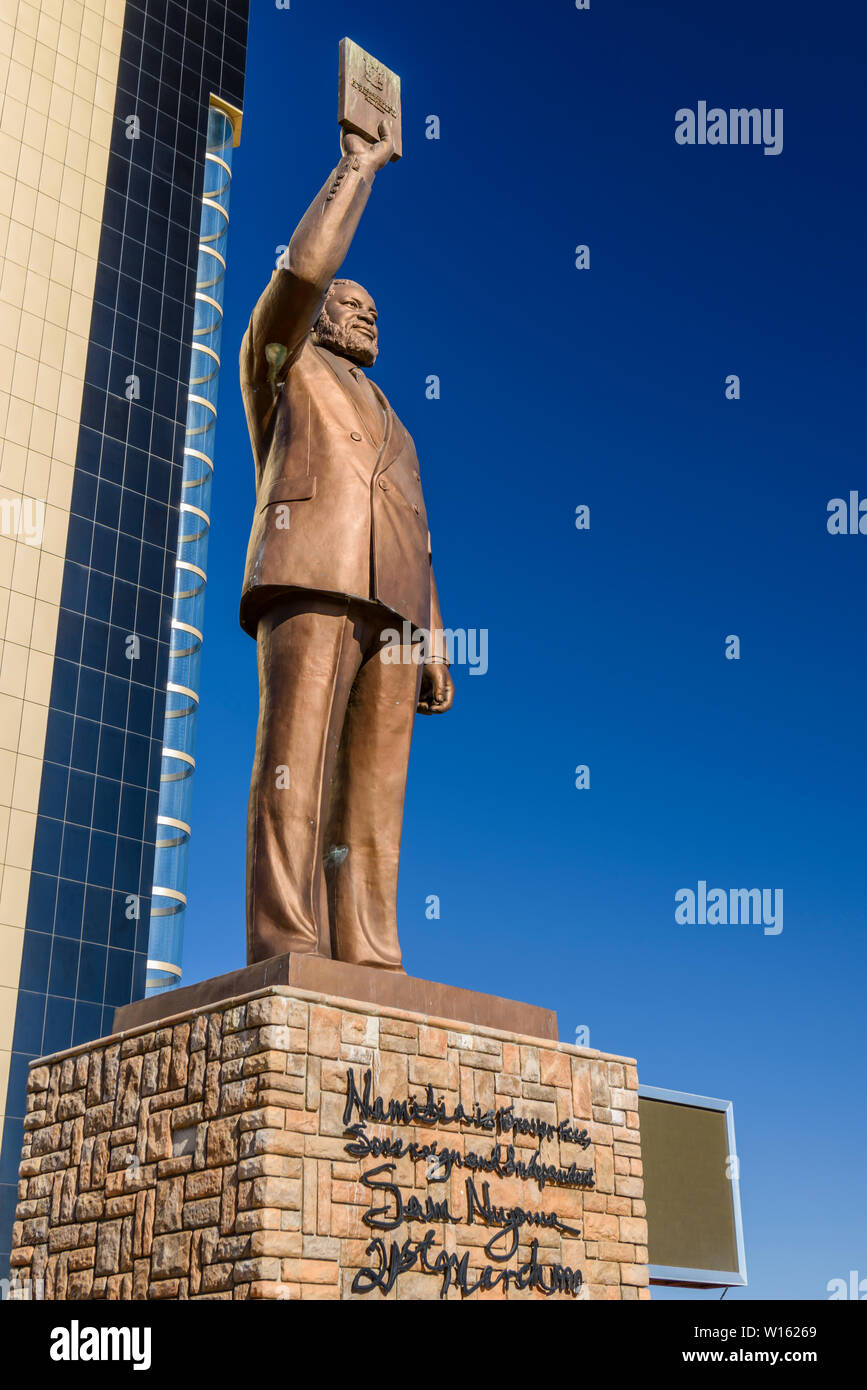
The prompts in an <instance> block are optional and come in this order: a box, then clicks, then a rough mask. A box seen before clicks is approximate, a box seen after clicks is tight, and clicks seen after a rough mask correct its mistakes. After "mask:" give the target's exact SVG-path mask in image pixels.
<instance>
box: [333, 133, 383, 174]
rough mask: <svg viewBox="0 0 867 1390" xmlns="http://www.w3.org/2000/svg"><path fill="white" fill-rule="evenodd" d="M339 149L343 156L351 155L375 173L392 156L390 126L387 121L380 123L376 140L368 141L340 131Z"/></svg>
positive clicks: (359, 136)
mask: <svg viewBox="0 0 867 1390" xmlns="http://www.w3.org/2000/svg"><path fill="white" fill-rule="evenodd" d="M340 149H341V152H342V153H343V154H350V155H353V156H354V157H355V158H356V159H358V160H360V161H361V163H362V164H364V165H366V166H367V167H368V168H369V169H372V170H373V172H374V173H376V172H377V171H378V170H379V169H384V168H385V166H386V164H388V162H389V160H390V159H391V156H392V155H393V154H394V141H393V139H392V136H391V126H390V125H389V124H388V121H380V123H379V139H378V140H368V139H366V138H365V136H363V135H355V134H354V133H352V132H350V131H347V130H342V131H341V132H340Z"/></svg>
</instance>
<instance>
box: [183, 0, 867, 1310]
mask: <svg viewBox="0 0 867 1390" xmlns="http://www.w3.org/2000/svg"><path fill="white" fill-rule="evenodd" d="M862 24H863V20H862V18H861V16H860V15H859V13H858V11H857V9H856V8H855V7H853V6H851V5H843V4H840V3H836V4H835V3H826V4H824V5H822V6H820V7H818V8H817V7H816V6H815V5H814V4H809V5H808V4H806V3H792V0H789V2H788V3H783V0H732V2H731V3H729V4H727V5H725V6H697V5H696V4H695V3H694V0H663V3H661V4H658V5H648V4H646V3H618V2H617V0H592V8H591V9H590V11H589V12H579V11H577V10H575V8H574V6H573V4H572V3H571V0H557V2H556V3H555V0H543V3H540V4H535V5H527V4H524V3H522V4H518V3H517V0H506V3H494V2H493V0H472V3H470V4H465V3H462V4H458V3H453V2H450V3H438V4H436V5H432V6H427V5H425V6H422V5H413V6H409V5H407V4H406V3H405V0H388V3H372V4H369V5H365V6H363V7H359V6H358V5H357V4H350V3H337V2H336V0H292V5H291V9H289V10H278V9H277V8H276V6H275V5H273V4H271V3H270V0H252V22H251V29H250V46H249V58H248V70H247V98H246V109H245V114H244V129H243V140H242V144H241V147H240V149H239V150H238V151H236V155H235V178H234V185H233V194H232V223H231V232H230V241H229V275H228V279H227V304H226V324H225V330H224V335H223V360H224V373H223V380H222V386H221V402H220V405H221V418H220V425H219V432H218V439H217V455H216V476H215V485H214V505H213V526H212V537H211V550H210V560H209V570H210V583H209V594H208V608H207V615H206V641H205V653H204V670H203V683H202V700H201V715H200V724H199V742H198V762H199V766H198V772H197V774H196V787H195V804H194V811H193V825H194V831H193V840H192V848H191V870H190V881H189V901H190V909H189V913H188V920H187V935H186V943H185V959H184V969H185V979H186V981H188V982H192V981H194V980H197V979H200V978H204V977H207V976H210V975H215V974H218V973H220V972H222V971H224V970H228V969H232V968H235V967H237V966H238V965H240V964H242V963H243V960H244V903H243V878H244V826H245V815H246V799H247V790H248V785H249V773H250V762H251V757H252V750H253V740H254V733H255V722H256V702H257V694H256V672H255V648H254V645H253V643H252V642H251V641H250V639H249V638H247V637H245V636H244V635H243V634H242V632H241V630H240V628H239V627H238V624H237V604H238V596H239V590H240V582H241V576H242V569H243V560H244V553H245V548H246V541H247V532H248V527H249V522H250V518H251V515H252V508H253V501H254V489H253V470H252V462H251V458H250V454H249V447H248V441H247V436H246V430H245V425H244V417H243V411H242V407H241V400H240V395H239V390H238V384H237V371H236V356H235V354H236V345H237V344H238V343H239V342H240V338H241V335H242V333H243V330H244V327H245V325H246V321H247V318H248V316H249V312H250V309H251V307H252V304H253V303H254V301H255V299H256V297H257V296H258V294H259V292H260V290H261V288H262V287H263V285H264V283H265V281H266V279H267V277H268V275H269V274H270V270H271V267H272V265H273V261H274V257H275V249H276V247H277V246H279V245H281V244H283V243H285V242H287V241H288V240H289V237H290V235H291V232H292V230H293V228H294V226H295V223H296V221H297V220H298V217H299V216H300V214H301V213H302V212H303V210H304V209H305V207H306V206H307V204H308V202H309V201H310V199H311V197H312V195H313V193H314V192H315V191H316V190H317V189H318V187H319V186H320V185H321V183H322V182H323V181H324V179H325V177H326V175H327V174H328V172H329V170H330V169H331V168H332V167H333V164H334V163H335V162H336V158H337V130H336V83H337V44H338V41H339V39H340V38H341V37H342V36H343V35H344V34H349V35H350V36H351V37H353V38H355V39H356V40H357V41H358V42H359V43H361V44H362V45H363V46H364V47H366V48H368V49H369V50H371V51H372V52H373V53H375V54H376V55H377V56H378V57H380V58H381V59H382V60H383V61H384V62H386V63H387V64H388V65H389V66H391V67H393V68H394V69H396V70H397V71H398V72H399V73H400V74H401V77H402V80H403V93H404V159H403V160H402V161H401V162H400V163H399V164H396V165H392V166H390V167H389V168H388V169H386V170H385V171H384V172H383V173H382V174H380V175H379V177H378V179H377V182H376V186H375V188H374V191H373V195H372V198H371V201H370V204H369V206H368V209H367V212H366V214H365V218H364V221H363V224H362V226H361V228H360V230H359V233H358V235H357V237H356V241H355V244H354V246H353V248H352V250H351V252H350V256H349V258H348V260H347V262H346V265H345V273H347V274H349V275H351V276H352V277H354V278H357V279H359V280H361V281H363V283H364V284H365V285H366V286H367V287H368V288H369V289H370V290H371V291H372V293H373V294H374V296H375V297H376V299H377V302H378V306H379V310H380V328H381V355H380V360H379V363H378V364H377V367H376V369H375V373H374V376H375V380H376V381H377V382H378V383H379V384H380V385H381V386H382V387H383V389H384V390H385V391H386V393H387V395H388V396H389V398H390V400H391V401H392V403H393V405H394V406H395V408H396V409H397V411H398V413H399V414H400V416H401V418H402V419H403V421H404V422H405V424H406V425H407V427H408V428H409V430H410V431H411V433H412V434H413V436H414V438H415V440H416V444H417V448H418V453H419V457H420V459H421V467H422V479H423V483H424V488H425V496H426V500H427V504H428V512H429V515H430V518H431V530H432V535H433V541H434V559H435V564H436V570H437V575H438V581H439V589H440V595H441V599H442V606H443V612H444V615H445V620H446V623H447V624H448V625H449V626H453V627H465V628H486V629H488V631H489V643H490V665H489V670H488V673H487V674H486V675H485V676H469V675H468V673H467V671H466V670H461V669H458V670H457V671H456V673H455V677H456V684H457V697H456V700H455V707H454V709H453V711H452V712H451V713H450V714H449V715H447V716H445V717H441V718H435V719H419V720H418V721H417V730H416V737H415V742H414V747H413V753H412V761H411V766H410V782H409V792H408V797H407V806H406V818H405V825H404V849H403V859H402V866H401V887H400V925H401V939H402V944H403V948H404V961H405V965H406V968H407V969H408V971H409V972H410V973H411V974H414V975H418V976H423V977H427V978H431V979H436V980H444V981H449V982H450V983H453V984H457V985H463V986H466V987H468V988H471V989H475V990H482V991H486V992H488V993H492V994H502V995H506V996H511V997H513V998H518V999H525V1000H529V1001H532V1002H534V1003H539V1004H544V1005H547V1006H550V1007H553V1008H555V1009H556V1010H557V1013H558V1015H559V1021H560V1033H561V1037H563V1038H564V1039H567V1040H568V1039H571V1038H573V1037H574V1032H575V1028H576V1027H577V1026H579V1025H586V1026H588V1027H589V1028H590V1041H591V1044H592V1045H593V1046H596V1047H600V1048H602V1049H605V1050H610V1051H615V1052H622V1053H626V1054H629V1055H634V1056H637V1058H638V1061H639V1074H640V1077H641V1079H642V1080H643V1081H645V1082H647V1083H648V1084H651V1085H655V1086H665V1087H671V1088H675V1089H680V1090H686V1091H695V1092H699V1093H704V1094H707V1095H713V1096H723V1097H727V1098H731V1099H732V1100H733V1101H734V1104H735V1121H736V1127H737V1136H738V1146H739V1150H740V1155H741V1163H742V1191H743V1200H744V1222H745V1234H746V1242H747V1256H748V1263H749V1272H750V1288H749V1290H748V1291H747V1293H748V1296H751V1297H759V1298H768V1297H786V1298H792V1297H806V1298H824V1297H826V1287H825V1286H826V1284H827V1282H828V1280H829V1279H832V1278H837V1277H841V1278H846V1277H848V1271H849V1270H850V1269H853V1268H857V1269H859V1270H860V1272H861V1275H862V1277H863V1276H865V1275H867V1243H865V1238H864V1236H865V1232H864V1227H863V1225H862V1226H861V1227H860V1228H859V1226H858V1224H857V1218H856V1214H855V1211H854V1203H855V1201H856V1192H857V1191H858V1190H860V1187H861V1185H862V1182H863V1163H864V1152H865V1143H867V1134H865V1119H864V1107H863V1104H862V1103H861V1102H862V1098H863V988H864V971H863V966H864V927H865V890H867V882H865V848H864V847H865V790H864V789H865V771H867V769H865V708H867V699H865V696H867V689H865V686H867V663H865V644H864V633H863V621H862V615H861V612H860V607H861V605H862V604H863V601H864V600H863V595H864V584H863V574H864V566H865V561H867V536H865V537H861V536H858V537H832V536H830V535H829V534H828V533H827V530H826V506H827V502H828V500H829V499H830V498H832V497H836V496H846V495H848V493H849V491H850V489H860V490H861V491H862V492H863V493H865V494H867V470H865V466H864V453H863V397H864V392H863V382H864V371H865V362H864V356H865V350H864V335H863V324H864V318H865V303H864V300H865V293H864V291H865V281H864V273H863V256H864V250H863V227H864V206H863V203H864V193H863V159H864V149H863V144H864V140H863V126H864V122H863V117H864V109H863V70H862V69H861V67H860V62H861V60H860V58H859V56H858V55H859V49H862V48H863V39H864V32H863V28H861V27H860V26H861V25H862ZM856 26H859V32H854V30H855V28H856ZM699 100H707V101H708V103H709V105H711V106H713V105H719V106H721V107H724V108H729V107H738V106H748V107H750V106H759V107H769V108H776V107H782V108H783V109H784V112H785V117H784V148H783V152H782V154H781V155H779V156H778V157H769V156H765V155H764V154H763V153H762V150H761V149H760V148H725V147H721V148H711V147H704V148H701V147H695V148H687V147H681V146H679V145H678V144H676V143H675V140H674V125H675V122H674V113H675V111H676V110H677V109H678V108H679V107H683V106H691V107H693V108H695V106H696V104H697V103H698V101H699ZM430 114H436V115H438V116H439V117H440V120H441V139H440V140H439V141H430V140H427V139H425V134H424V131H425V117H426V116H428V115H430ZM578 243H588V244H589V245H590V248H591V269H590V270H589V272H588V271H578V270H576V269H575V268H574V248H575V246H576V245H577V244H578ZM430 373H436V374H438V375H439V376H440V377H441V382H442V396H441V399H440V400H439V401H428V400H426V399H425V378H426V377H427V375H428V374H430ZM730 373H737V374H738V375H739V376H740V378H741V382H742V398H741V399H740V400H739V401H737V402H729V401H726V400H725V398H724V380H725V377H726V376H727V375H728V374H730ZM580 503H586V504H589V505H590V507H591V529H590V531H589V532H578V531H576V529H575V527H574V513H575V508H576V506H577V505H578V504H580ZM730 633H735V634H738V635H739V637H740V639H741V649H742V655H741V660H740V661H727V660H726V659H725V657H724V639H725V637H726V636H727V634H730ZM579 763H585V764H588V765H589V767H590V770H591V787H590V790H587V791H578V790H576V789H575V786H574V769H575V767H576V765H577V764H579ZM700 879H705V880H707V882H708V884H709V885H710V886H717V885H719V886H722V887H725V888H730V887H746V888H749V887H766V888H782V889H783V890H784V901H785V917H784V930H783V932H782V933H781V934H780V935H777V936H766V935H764V934H763V933H762V931H761V928H760V927H756V926H748V927H742V926H741V927H733V926H726V927H710V926H693V927H689V926H678V925H677V924H676V923H675V920H674V894H675V892H676V891H677V890H678V889H679V888H682V887H692V888H695V887H696V884H697V883H698V881H699V880H700ZM432 893H436V894H438V895H439V896H440V898H441V903H442V915H441V918H440V920H439V921H428V920H427V919H426V917H425V911H424V908H425V899H426V897H427V895H428V894H432ZM859 1174H860V1175H861V1176H859ZM660 1296H661V1295H660ZM677 1296H678V1297H682V1296H687V1297H690V1296H692V1295H689V1294H687V1295H684V1294H683V1293H682V1292H680V1293H678V1295H677ZM708 1296H709V1297H714V1298H715V1297H718V1296H719V1295H718V1294H712V1295H706V1294H705V1295H698V1297H708ZM740 1296H742V1295H740V1294H739V1293H738V1292H736V1291H733V1292H732V1293H730V1294H729V1295H728V1297H729V1298H738V1297H740Z"/></svg>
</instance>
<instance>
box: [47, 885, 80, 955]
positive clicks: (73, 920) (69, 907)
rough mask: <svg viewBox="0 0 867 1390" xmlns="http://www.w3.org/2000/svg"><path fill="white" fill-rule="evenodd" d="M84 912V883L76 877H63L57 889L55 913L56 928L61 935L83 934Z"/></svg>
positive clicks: (74, 935) (77, 935) (76, 935)
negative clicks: (75, 878)
mask: <svg viewBox="0 0 867 1390" xmlns="http://www.w3.org/2000/svg"><path fill="white" fill-rule="evenodd" d="M83 912H84V884H83V883H77V882H76V881H75V880H74V879H68V878H64V879H61V881H60V884H59V886H58V889H57V911H56V912H55V914H54V930H55V931H56V932H57V933H58V935H59V936H69V937H74V938H75V939H76V940H78V938H79V937H80V936H81V919H82V915H83Z"/></svg>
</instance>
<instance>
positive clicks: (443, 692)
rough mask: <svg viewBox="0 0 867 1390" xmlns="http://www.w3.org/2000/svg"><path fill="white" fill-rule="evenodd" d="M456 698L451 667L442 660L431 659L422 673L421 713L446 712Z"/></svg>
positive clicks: (419, 701)
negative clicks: (450, 672) (450, 671)
mask: <svg viewBox="0 0 867 1390" xmlns="http://www.w3.org/2000/svg"><path fill="white" fill-rule="evenodd" d="M454 698H455V683H454V681H453V680H452V678H451V676H450V675H449V668H448V666H446V665H445V663H444V662H442V661H430V662H427V663H426V665H425V666H424V668H423V670H422V674H421V690H420V691H419V697H418V705H417V706H416V708H417V710H418V713H419V714H445V712H446V710H448V709H451V707H452V701H453V700H454Z"/></svg>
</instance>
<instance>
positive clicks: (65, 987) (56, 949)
mask: <svg viewBox="0 0 867 1390" xmlns="http://www.w3.org/2000/svg"><path fill="white" fill-rule="evenodd" d="M79 950H80V943H79V942H78V941H70V940H69V938H68V937H65V936H55V937H54V941H53V944H52V948H51V968H50V972H49V976H48V993H49V995H59V996H62V997H63V998H65V999H74V998H75V989H76V984H77V981H78V953H79Z"/></svg>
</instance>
